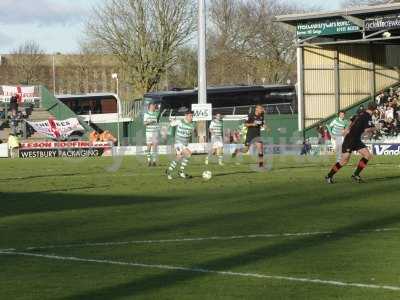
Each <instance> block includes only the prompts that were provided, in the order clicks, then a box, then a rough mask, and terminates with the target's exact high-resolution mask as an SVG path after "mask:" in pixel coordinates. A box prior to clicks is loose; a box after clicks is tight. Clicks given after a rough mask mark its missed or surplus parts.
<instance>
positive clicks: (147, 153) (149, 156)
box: [146, 150, 151, 162]
mask: <svg viewBox="0 0 400 300" xmlns="http://www.w3.org/2000/svg"><path fill="white" fill-rule="evenodd" d="M146 157H147V161H148V162H150V161H151V152H150V151H149V150H146Z"/></svg>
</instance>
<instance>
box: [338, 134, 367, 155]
mask: <svg viewBox="0 0 400 300" xmlns="http://www.w3.org/2000/svg"><path fill="white" fill-rule="evenodd" d="M363 148H367V146H366V145H365V144H364V143H363V142H362V141H361V140H359V139H352V138H351V137H350V136H346V137H345V138H344V141H343V145H342V153H352V152H353V151H358V150H360V149H363Z"/></svg>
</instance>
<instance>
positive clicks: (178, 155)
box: [165, 144, 182, 179]
mask: <svg viewBox="0 0 400 300" xmlns="http://www.w3.org/2000/svg"><path fill="white" fill-rule="evenodd" d="M174 148H175V155H176V156H175V159H173V160H171V162H170V163H169V166H168V168H167V170H166V171H165V173H166V174H167V177H168V179H172V178H173V177H172V174H173V172H174V171H175V170H176V168H177V166H178V163H179V162H180V161H181V159H182V146H181V145H179V144H176V145H175V147H174Z"/></svg>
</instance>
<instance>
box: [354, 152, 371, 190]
mask: <svg viewBox="0 0 400 300" xmlns="http://www.w3.org/2000/svg"><path fill="white" fill-rule="evenodd" d="M358 153H359V154H360V155H361V156H362V158H361V159H360V161H359V162H358V165H357V168H356V169H355V170H354V173H353V175H352V178H353V179H354V180H356V181H357V182H361V177H360V173H361V172H362V170H364V169H365V168H366V167H367V164H368V162H369V161H370V160H371V159H372V154H371V152H369V150H368V148H366V147H365V148H362V149H360V150H358Z"/></svg>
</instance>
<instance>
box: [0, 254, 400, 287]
mask: <svg viewBox="0 0 400 300" xmlns="http://www.w3.org/2000/svg"><path fill="white" fill-rule="evenodd" d="M0 254H3V255H19V256H31V257H39V258H47V259H54V260H62V261H77V262H90V263H99V264H109V265H120V266H131V267H141V268H152V269H163V270H175V271H185V272H196V273H208V274H217V275H226V276H239V277H253V278H264V279H275V280H285V281H294V282H305V283H317V284H325V285H335V286H347V287H357V288H368V289H384V290H391V291H400V286H390V285H376V284H365V283H353V282H343V281H336V280H322V279H312V278H302V277H290V276H278V275H265V274H259V273H240V272H231V271H216V270H208V269H203V268H189V267H180V266H171V265H152V264H142V263H134V262H123V261H115V260H102V259H87V258H79V257H73V256H58V255H48V254H35V253H27V252H2V251H0Z"/></svg>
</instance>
